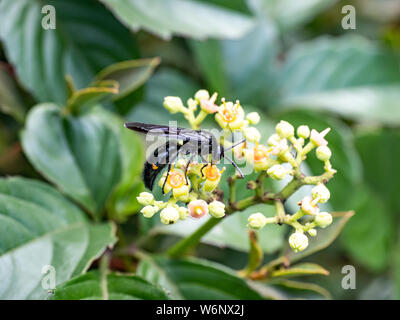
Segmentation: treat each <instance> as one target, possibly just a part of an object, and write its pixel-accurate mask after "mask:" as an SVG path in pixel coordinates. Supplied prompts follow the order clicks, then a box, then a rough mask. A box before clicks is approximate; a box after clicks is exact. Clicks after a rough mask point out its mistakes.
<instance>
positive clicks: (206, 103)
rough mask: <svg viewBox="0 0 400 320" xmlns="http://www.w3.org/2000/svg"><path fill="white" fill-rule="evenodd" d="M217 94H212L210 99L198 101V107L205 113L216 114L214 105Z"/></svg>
mask: <svg viewBox="0 0 400 320" xmlns="http://www.w3.org/2000/svg"><path fill="white" fill-rule="evenodd" d="M216 99H217V93H214V94H213V95H212V96H211V98H210V99H200V107H201V109H202V110H204V111H205V112H207V113H216V112H217V111H218V106H217V105H216V104H215V100H216Z"/></svg>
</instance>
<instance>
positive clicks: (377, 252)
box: [341, 186, 396, 271]
mask: <svg viewBox="0 0 400 320" xmlns="http://www.w3.org/2000/svg"><path fill="white" fill-rule="evenodd" d="M352 199H353V201H352V202H353V203H352V208H353V209H354V210H355V212H356V215H355V216H354V217H353V218H352V219H351V220H350V221H349V222H348V224H347V225H346V227H345V228H344V230H343V233H342V236H341V244H342V247H343V248H344V249H345V250H346V251H347V252H348V253H349V254H350V255H351V257H352V258H353V259H354V260H356V261H357V262H358V263H360V264H362V265H363V266H364V267H366V268H368V269H370V270H371V271H381V270H383V269H384V268H385V267H386V266H387V265H388V263H389V261H390V258H391V257H390V249H391V247H392V244H393V243H395V241H396V240H395V231H396V230H395V228H396V226H395V224H393V220H392V215H391V212H390V211H389V209H388V207H387V205H386V203H385V202H383V201H382V200H381V199H380V198H379V196H377V195H376V194H374V193H373V192H371V191H370V190H369V189H368V188H366V187H363V186H360V187H358V188H357V192H356V193H354V194H353V196H352Z"/></svg>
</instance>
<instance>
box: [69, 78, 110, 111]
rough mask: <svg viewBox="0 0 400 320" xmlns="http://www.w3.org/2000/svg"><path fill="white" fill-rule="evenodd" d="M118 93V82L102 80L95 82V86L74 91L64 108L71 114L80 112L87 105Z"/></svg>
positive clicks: (85, 108)
mask: <svg viewBox="0 0 400 320" xmlns="http://www.w3.org/2000/svg"><path fill="white" fill-rule="evenodd" d="M116 94H118V82H117V81H113V80H104V81H99V82H97V83H96V86H94V87H89V88H85V89H81V90H78V91H74V92H73V93H72V95H71V97H70V98H69V99H68V101H67V106H66V108H67V109H68V110H69V111H70V112H71V113H72V114H76V115H78V114H81V113H83V111H86V110H87V108H88V107H90V106H93V105H95V104H96V103H98V102H99V101H100V100H102V99H105V98H106V97H110V96H112V95H116Z"/></svg>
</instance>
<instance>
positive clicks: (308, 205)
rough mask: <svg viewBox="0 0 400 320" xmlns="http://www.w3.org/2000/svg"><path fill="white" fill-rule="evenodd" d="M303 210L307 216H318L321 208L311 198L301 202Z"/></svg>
mask: <svg viewBox="0 0 400 320" xmlns="http://www.w3.org/2000/svg"><path fill="white" fill-rule="evenodd" d="M301 210H302V211H303V212H304V213H305V214H309V215H316V214H317V213H318V212H319V207H318V205H317V204H316V203H314V201H313V200H312V199H311V198H310V197H304V199H303V200H302V201H301Z"/></svg>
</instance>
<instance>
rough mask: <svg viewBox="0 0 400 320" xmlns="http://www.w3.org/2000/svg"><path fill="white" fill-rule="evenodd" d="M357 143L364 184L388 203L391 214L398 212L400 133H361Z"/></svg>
mask: <svg viewBox="0 0 400 320" xmlns="http://www.w3.org/2000/svg"><path fill="white" fill-rule="evenodd" d="M398 101H400V100H398ZM355 144H356V148H357V151H358V152H359V153H360V158H361V161H362V163H363V173H364V179H365V182H366V183H367V184H368V186H369V187H370V188H371V190H373V192H374V193H376V194H378V195H379V196H380V197H381V198H382V199H383V200H384V201H385V202H386V204H387V205H388V206H389V207H390V209H391V212H392V213H397V212H399V211H400V198H399V197H398V185H399V184H398V181H399V179H400V168H399V165H398V162H399V161H398V160H399V158H400V134H399V132H398V131H397V130H388V129H386V130H364V131H363V132H362V131H359V132H358V133H357V134H356V139H355Z"/></svg>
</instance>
